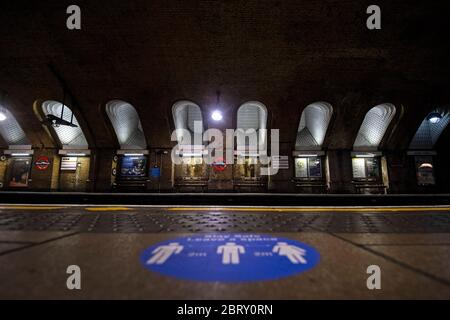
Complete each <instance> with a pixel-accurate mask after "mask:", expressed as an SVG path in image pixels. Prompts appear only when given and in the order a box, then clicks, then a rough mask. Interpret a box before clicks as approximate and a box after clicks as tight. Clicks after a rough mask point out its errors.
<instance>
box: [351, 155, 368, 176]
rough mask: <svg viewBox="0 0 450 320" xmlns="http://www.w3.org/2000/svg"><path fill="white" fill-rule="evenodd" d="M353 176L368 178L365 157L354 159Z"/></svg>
mask: <svg viewBox="0 0 450 320" xmlns="http://www.w3.org/2000/svg"><path fill="white" fill-rule="evenodd" d="M352 169H353V178H355V179H365V178H366V162H365V159H364V158H353V159H352Z"/></svg>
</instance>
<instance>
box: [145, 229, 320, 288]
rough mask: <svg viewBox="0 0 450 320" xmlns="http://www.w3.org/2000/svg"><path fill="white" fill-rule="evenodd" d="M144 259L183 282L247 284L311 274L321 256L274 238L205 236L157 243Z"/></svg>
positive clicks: (304, 246)
mask: <svg viewBox="0 0 450 320" xmlns="http://www.w3.org/2000/svg"><path fill="white" fill-rule="evenodd" d="M140 259H141V263H142V264H143V266H144V267H145V268H147V269H148V270H151V271H154V272H157V273H160V274H163V275H167V276H173V277H176V278H179V279H186V280H196V281H221V282H243V281H260V280H274V279H279V278H283V277H287V276H292V275H295V274H298V273H300V272H304V271H307V270H309V269H311V268H314V267H315V266H316V265H317V264H318V262H319V259H320V255H319V253H318V252H317V251H316V250H315V249H314V248H313V247H311V246H309V245H306V244H304V243H301V242H298V241H295V240H291V239H287V238H280V237H275V236H271V235H260V234H204V235H193V236H187V237H179V238H175V239H172V240H167V241H163V242H160V243H157V244H155V245H153V246H151V247H149V248H147V249H145V250H144V251H143V252H142V254H141V256H140Z"/></svg>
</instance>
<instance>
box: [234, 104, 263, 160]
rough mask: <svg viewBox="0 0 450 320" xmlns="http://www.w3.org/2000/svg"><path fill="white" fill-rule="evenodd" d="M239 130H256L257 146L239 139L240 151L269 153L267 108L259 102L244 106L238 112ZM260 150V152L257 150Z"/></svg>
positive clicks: (246, 140) (238, 146) (247, 140)
mask: <svg viewBox="0 0 450 320" xmlns="http://www.w3.org/2000/svg"><path fill="white" fill-rule="evenodd" d="M236 127H237V129H238V130H243V131H244V132H249V131H252V129H253V130H255V131H256V133H257V135H256V139H257V141H256V143H257V146H254V145H249V144H248V143H249V142H250V141H249V140H251V139H247V138H246V139H245V141H241V140H240V139H239V138H238V139H237V150H238V151H245V150H247V151H249V152H256V151H258V152H261V151H264V152H266V151H267V145H266V143H267V107H266V106H265V105H264V104H262V103H261V102H258V101H249V102H246V103H244V104H242V105H241V106H240V107H239V109H238V111H237V125H236ZM255 149H258V150H255Z"/></svg>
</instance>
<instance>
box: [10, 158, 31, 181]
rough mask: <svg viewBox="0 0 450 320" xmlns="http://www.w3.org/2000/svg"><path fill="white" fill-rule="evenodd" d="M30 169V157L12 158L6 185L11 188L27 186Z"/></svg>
mask: <svg viewBox="0 0 450 320" xmlns="http://www.w3.org/2000/svg"><path fill="white" fill-rule="evenodd" d="M30 169H31V158H12V159H11V162H10V173H9V181H8V186H9V187H12V188H16V187H28V181H29V179H30Z"/></svg>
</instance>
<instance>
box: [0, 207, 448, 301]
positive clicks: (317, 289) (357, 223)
mask: <svg viewBox="0 0 450 320" xmlns="http://www.w3.org/2000/svg"><path fill="white" fill-rule="evenodd" d="M201 234H264V235H270V236H280V237H283V238H288V239H292V240H296V241H299V242H301V243H304V244H307V245H308V246H311V247H313V248H315V250H317V252H319V254H320V261H319V262H318V263H317V265H315V266H314V267H313V268H311V269H309V270H307V271H305V272H301V273H297V274H294V275H291V276H288V277H284V278H280V279H277V280H262V281H249V282H222V281H211V282H208V281H196V280H189V279H180V278H177V277H173V276H167V275H163V274H161V273H158V272H154V271H151V270H148V269H147V268H144V267H143V265H142V263H141V262H140V255H141V253H142V252H143V250H145V249H146V248H148V247H150V246H152V245H155V244H157V243H159V242H162V241H165V240H171V239H176V238H178V237H181V236H189V235H201ZM70 265H78V266H79V267H80V269H81V290H68V289H67V286H66V281H67V278H68V276H69V275H68V274H67V272H66V271H67V267H68V266H70ZM370 265H377V266H379V267H380V270H381V289H379V290H369V289H368V287H367V278H368V277H369V274H368V273H367V268H368V266H370ZM255 268H257V266H255ZM0 284H1V285H0V299H237V300H240V299H244V300H245V299H450V206H446V205H442V206H414V207H407V206H390V207H370V206H359V207H348V206H335V207H332V206H328V207H318V206H314V207H293V206H290V207H286V206H285V207H274V206H266V207H262V206H239V207H235V206H146V205H141V206H133V205H106V206H105V205H60V204H47V205H35V204H25V205H22V204H5V205H1V204H0Z"/></svg>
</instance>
